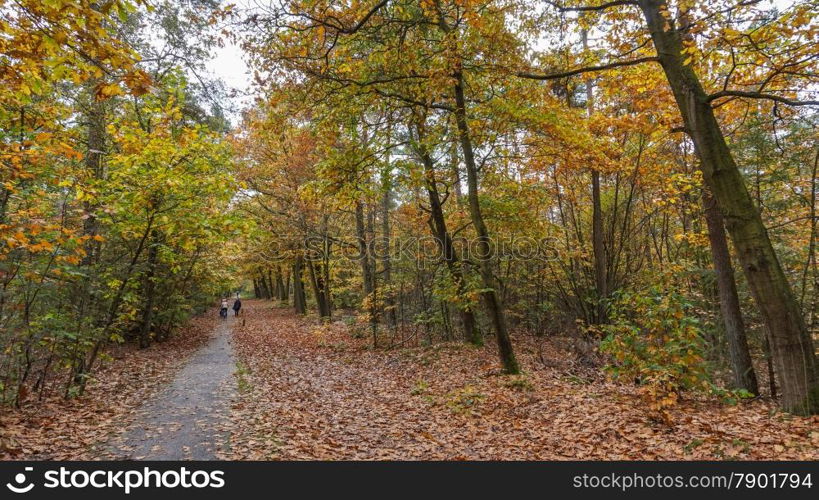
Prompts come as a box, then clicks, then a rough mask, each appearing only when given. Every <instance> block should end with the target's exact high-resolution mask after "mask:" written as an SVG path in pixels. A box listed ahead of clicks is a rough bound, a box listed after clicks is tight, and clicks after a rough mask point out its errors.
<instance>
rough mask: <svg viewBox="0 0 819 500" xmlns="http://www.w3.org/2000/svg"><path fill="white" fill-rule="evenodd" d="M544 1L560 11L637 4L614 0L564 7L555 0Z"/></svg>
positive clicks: (632, 0) (631, 1) (630, 1)
mask: <svg viewBox="0 0 819 500" xmlns="http://www.w3.org/2000/svg"><path fill="white" fill-rule="evenodd" d="M546 3H547V4H549V5H551V6H552V7H554V8H556V9H557V10H559V11H560V12H594V11H601V10H606V9H610V8H612V7H620V6H622V5H638V4H637V2H636V1H635V0H614V1H612V2H606V3H603V4H600V5H583V6H578V7H564V6H562V5H560V4H559V3H557V2H552V1H550V0H546Z"/></svg>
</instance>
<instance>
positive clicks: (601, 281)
mask: <svg viewBox="0 0 819 500" xmlns="http://www.w3.org/2000/svg"><path fill="white" fill-rule="evenodd" d="M580 35H581V38H582V42H583V49H584V50H588V48H589V42H588V32H587V31H586V30H585V29H584V30H583V31H582V32H581V34H580ZM585 83H586V113H587V114H588V115H589V116H591V114H592V112H594V90H593V88H592V85H593V82H592V79H591V78H587V79H586V82H585ZM591 181H592V251H593V253H594V284H595V289H596V292H597V293H596V295H597V296H596V297H595V298H596V300H597V304H596V306H597V307H596V309H595V321H596V322H597V323H598V324H602V323H605V322H606V299H607V298H608V294H609V291H608V274H607V273H608V269H607V266H606V247H605V243H604V241H603V203H602V200H601V198H600V172H599V171H597V170H595V169H594V168H592V171H591Z"/></svg>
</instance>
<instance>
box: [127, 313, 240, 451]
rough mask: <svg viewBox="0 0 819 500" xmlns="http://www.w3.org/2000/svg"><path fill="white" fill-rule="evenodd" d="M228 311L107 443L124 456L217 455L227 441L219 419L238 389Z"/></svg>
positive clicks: (231, 323)
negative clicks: (167, 382) (121, 431)
mask: <svg viewBox="0 0 819 500" xmlns="http://www.w3.org/2000/svg"><path fill="white" fill-rule="evenodd" d="M234 321H237V320H236V319H235V318H233V317H232V315H231V317H230V318H229V319H227V320H226V321H224V322H222V323H220V324H219V326H218V327H217V329H216V331H215V332H214V337H213V338H212V339H211V340H210V341H209V342H208V343H207V344H205V345H204V346H202V347H201V348H200V349H199V350H198V351H197V352H195V353H194V354H193V355H192V356H191V358H190V359H189V360H188V361H187V362H186V363H185V366H184V367H183V368H182V369H181V370H180V371H179V372H178V373H177V374H176V377H175V378H174V380H173V382H172V383H171V384H170V385H169V386H168V387H166V388H165V389H163V390H162V391H161V392H160V393H159V394H158V395H157V396H156V397H154V398H152V399H151V400H150V401H148V402H147V403H145V404H144V405H143V406H142V407H141V408H140V409H139V410H138V416H137V418H136V420H135V421H134V422H133V424H132V425H131V426H130V427H129V428H128V429H127V430H126V432H125V433H124V434H122V435H121V436H120V437H118V438H117V439H115V440H114V441H113V442H112V443H111V453H112V454H113V455H115V456H116V457H117V458H120V459H125V460H216V459H217V458H218V457H217V452H218V451H219V450H220V449H222V448H223V447H224V446H225V445H224V443H225V442H227V437H228V436H227V433H226V432H224V431H221V430H220V425H221V424H222V423H223V422H224V421H225V419H227V418H228V416H229V413H230V397H231V396H232V395H233V394H234V393H235V391H236V384H235V380H234V377H233V372H234V371H235V370H236V364H235V361H234V358H233V349H232V347H231V345H230V342H229V337H230V332H231V327H232V325H233V323H234Z"/></svg>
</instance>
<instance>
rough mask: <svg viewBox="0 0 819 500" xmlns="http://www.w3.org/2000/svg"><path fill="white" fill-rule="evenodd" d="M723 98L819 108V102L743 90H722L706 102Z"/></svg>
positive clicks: (710, 96)
mask: <svg viewBox="0 0 819 500" xmlns="http://www.w3.org/2000/svg"><path fill="white" fill-rule="evenodd" d="M722 97H747V98H750V99H767V100H769V101H775V102H781V103H782V104H787V105H788V106H819V101H800V100H798V99H789V98H787V97H782V96H779V95H776V94H766V93H762V92H746V91H743V90H721V91H719V92H715V93H713V94H711V95H709V96H708V97H707V99H706V102H712V101H715V100H717V99H720V98H722Z"/></svg>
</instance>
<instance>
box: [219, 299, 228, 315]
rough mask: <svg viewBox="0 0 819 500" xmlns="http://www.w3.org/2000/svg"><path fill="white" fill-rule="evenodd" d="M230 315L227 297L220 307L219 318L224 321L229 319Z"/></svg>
mask: <svg viewBox="0 0 819 500" xmlns="http://www.w3.org/2000/svg"><path fill="white" fill-rule="evenodd" d="M227 315H228V299H227V297H222V304H221V305H220V306H219V316H221V317H222V318H223V319H227Z"/></svg>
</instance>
